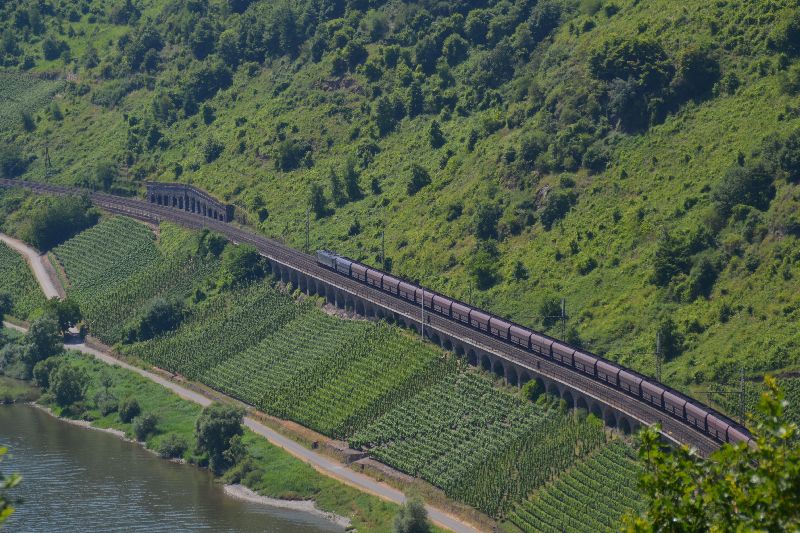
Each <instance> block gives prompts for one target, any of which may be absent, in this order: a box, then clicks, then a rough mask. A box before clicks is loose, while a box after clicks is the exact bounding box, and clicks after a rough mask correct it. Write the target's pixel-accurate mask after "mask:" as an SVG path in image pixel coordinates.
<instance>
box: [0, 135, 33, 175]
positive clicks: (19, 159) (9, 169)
mask: <svg viewBox="0 0 800 533" xmlns="http://www.w3.org/2000/svg"><path fill="white" fill-rule="evenodd" d="M27 168H28V161H27V160H26V159H25V158H24V157H23V155H22V151H21V150H20V149H19V148H18V147H16V146H14V145H13V144H11V143H8V144H4V145H3V146H2V147H0V177H3V178H6V179H14V178H16V177H17V176H19V175H20V174H23V173H24V172H25V170H26V169H27Z"/></svg>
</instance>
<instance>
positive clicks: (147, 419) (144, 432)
mask: <svg viewBox="0 0 800 533" xmlns="http://www.w3.org/2000/svg"><path fill="white" fill-rule="evenodd" d="M157 425H158V417H157V416H156V415H154V414H153V413H144V414H141V415H139V416H137V417H136V418H134V419H133V424H132V425H131V432H132V433H133V436H134V437H136V440H138V441H145V440H147V437H149V436H150V435H151V434H153V433H155V431H156V426H157Z"/></svg>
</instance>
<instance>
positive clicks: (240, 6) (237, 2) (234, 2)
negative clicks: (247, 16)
mask: <svg viewBox="0 0 800 533" xmlns="http://www.w3.org/2000/svg"><path fill="white" fill-rule="evenodd" d="M250 2H252V0H228V7H230V8H231V11H233V12H234V13H244V12H245V10H246V9H247V8H248V7H249V6H250Z"/></svg>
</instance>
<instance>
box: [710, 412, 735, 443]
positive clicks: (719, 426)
mask: <svg viewBox="0 0 800 533" xmlns="http://www.w3.org/2000/svg"><path fill="white" fill-rule="evenodd" d="M707 424H708V434H709V435H711V436H712V437H714V438H715V439H717V440H720V441H722V442H727V438H728V427H729V426H730V424H728V423H727V422H725V421H724V420H720V419H719V418H718V417H717V416H716V415H715V414H713V413H709V415H708V419H707Z"/></svg>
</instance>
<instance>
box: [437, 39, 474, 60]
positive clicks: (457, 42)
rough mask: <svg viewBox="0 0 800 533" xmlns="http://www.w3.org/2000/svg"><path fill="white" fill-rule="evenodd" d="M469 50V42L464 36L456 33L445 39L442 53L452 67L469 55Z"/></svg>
mask: <svg viewBox="0 0 800 533" xmlns="http://www.w3.org/2000/svg"><path fill="white" fill-rule="evenodd" d="M468 52H469V43H468V42H467V41H466V40H464V38H463V37H461V36H460V35H458V34H457V33H454V34H452V35H450V36H449V37H447V39H445V40H444V44H443V45H442V53H443V54H444V57H445V59H447V64H448V65H450V66H451V67H453V66H455V65H458V64H459V63H461V62H462V61H463V60H464V59H466V57H467V53H468Z"/></svg>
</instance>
